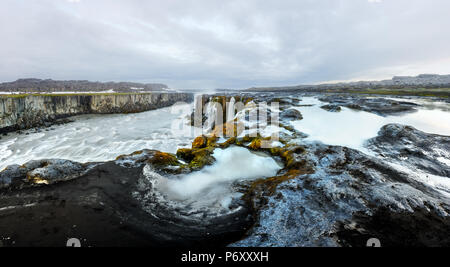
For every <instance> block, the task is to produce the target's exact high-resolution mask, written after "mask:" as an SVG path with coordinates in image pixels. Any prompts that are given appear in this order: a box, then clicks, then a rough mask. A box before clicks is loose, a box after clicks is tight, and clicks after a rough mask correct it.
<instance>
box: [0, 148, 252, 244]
mask: <svg viewBox="0 0 450 267" xmlns="http://www.w3.org/2000/svg"><path fill="white" fill-rule="evenodd" d="M182 165H183V164H182V163H181V162H180V161H178V159H177V158H176V157H175V156H174V155H171V154H168V153H164V152H160V151H156V150H142V151H137V152H135V153H133V154H130V155H124V156H119V157H118V158H117V160H115V161H111V162H105V163H92V164H79V163H75V162H69V161H63V160H43V161H32V162H30V163H27V164H25V165H23V166H11V167H8V168H7V169H6V170H4V171H3V172H1V173H0V182H2V183H3V185H4V187H3V188H0V198H1V200H2V201H1V204H0V218H2V219H1V220H0V229H2V236H4V237H8V239H7V240H5V241H4V243H3V245H4V246H19V247H22V246H58V247H61V246H65V244H66V241H67V238H68V236H70V237H77V238H79V239H81V240H82V242H83V243H82V245H83V246H107V247H111V246H155V247H156V246H186V247H192V246H202V247H204V246H224V245H226V244H228V243H230V242H233V241H236V240H238V239H239V238H240V237H241V236H242V235H243V234H244V233H245V231H246V230H248V228H249V227H250V225H251V224H252V218H251V216H249V211H248V209H247V208H246V206H245V205H244V202H242V203H240V204H237V205H240V206H241V207H240V208H236V209H234V210H233V211H231V212H228V213H224V214H215V216H211V217H209V216H208V217H203V216H200V218H197V217H195V216H191V214H187V213H186V212H184V211H183V210H181V211H180V210H179V209H177V208H174V207H171V206H170V205H167V203H165V202H161V200H160V199H156V198H155V190H153V186H152V183H151V181H149V180H148V179H147V178H146V176H145V171H146V170H148V171H149V172H150V171H151V172H152V174H153V175H164V176H169V175H170V174H171V173H172V171H174V172H177V169H180V167H181V166H182ZM185 170H186V171H189V170H188V169H185ZM11 180H13V182H12V183H11ZM8 181H9V183H8Z"/></svg>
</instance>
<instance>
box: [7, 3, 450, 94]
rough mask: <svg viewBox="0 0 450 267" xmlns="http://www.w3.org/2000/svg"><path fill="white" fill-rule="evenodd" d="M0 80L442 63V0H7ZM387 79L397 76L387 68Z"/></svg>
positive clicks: (190, 77) (262, 73)
mask: <svg viewBox="0 0 450 267" xmlns="http://www.w3.org/2000/svg"><path fill="white" fill-rule="evenodd" d="M0 5H1V8H0V35H1V36H2V38H1V39H2V40H1V43H0V58H1V60H0V80H3V81H7V80H14V79H17V78H21V77H38V78H54V79H90V80H101V81H108V80H116V81H119V80H122V81H125V80H126V81H142V82H144V81H145V82H164V83H166V84H168V85H170V86H172V87H178V88H192V87H221V88H223V87H233V88H245V87H250V86H263V85H289V84H299V83H310V82H319V81H327V80H337V79H341V80H342V79H352V78H357V77H358V76H364V75H370V73H372V72H373V71H375V70H380V69H381V70H383V69H384V68H387V69H388V68H390V67H393V66H400V65H420V64H422V62H434V61H438V60H442V59H450V46H449V44H450V30H449V29H450V27H449V26H450V19H449V18H448V15H447V12H448V10H450V2H449V1H447V0H422V1H421V0H412V1H411V0H409V1H408V0H396V1H390V0H384V1H381V2H370V1H366V0H323V1H312V0H303V1H298V0H295V1H294V0H284V1H256V0H246V1H240V0H235V1H214V0H213V1H211V0H204V1H201V0H195V1H194V0H180V1H138V0H131V1H130V0H127V1H107V0H80V1H78V2H77V1H67V0H41V1H25V0H4V1H2V2H1V3H0ZM382 74H385V75H393V74H397V73H390V72H389V71H385V73H382Z"/></svg>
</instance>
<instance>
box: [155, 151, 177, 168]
mask: <svg viewBox="0 0 450 267" xmlns="http://www.w3.org/2000/svg"><path fill="white" fill-rule="evenodd" d="M147 162H148V163H150V164H152V165H153V166H157V167H166V166H179V165H181V163H180V162H179V161H178V159H177V157H176V156H175V155H173V154H170V153H165V152H161V151H156V152H155V154H154V155H153V156H152V157H151V158H150V159H148V161H147Z"/></svg>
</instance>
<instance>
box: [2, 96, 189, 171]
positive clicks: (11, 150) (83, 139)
mask: <svg viewBox="0 0 450 267" xmlns="http://www.w3.org/2000/svg"><path fill="white" fill-rule="evenodd" d="M191 110H192V105H191V104H183V105H178V106H173V107H167V108H162V109H158V110H152V111H147V112H143V113H137V114H114V115H82V116H78V117H74V118H72V119H73V120H74V122H72V123H68V124H65V125H59V126H53V127H52V128H54V129H53V130H50V131H45V130H42V132H40V133H34V131H33V130H28V131H25V133H28V135H26V134H25V133H23V134H17V133H13V134H9V135H8V136H7V137H2V139H1V140H0V170H2V169H3V168H5V167H6V166H8V165H11V164H23V163H26V162H28V161H30V160H37V159H51V158H58V159H68V160H73V161H78V162H91V161H107V160H113V159H115V158H116V157H117V156H118V155H121V154H129V153H132V152H134V151H138V150H142V149H144V148H148V149H156V150H161V151H166V152H172V153H175V152H176V150H177V148H179V147H185V146H190V144H191V142H192V139H193V134H192V133H191V132H190V131H188V130H189V129H190V127H189V126H187V120H186V116H187V115H188V114H190V112H191ZM174 128H175V129H180V130H178V131H175V130H174ZM183 129H184V130H185V131H183V132H181V130H183Z"/></svg>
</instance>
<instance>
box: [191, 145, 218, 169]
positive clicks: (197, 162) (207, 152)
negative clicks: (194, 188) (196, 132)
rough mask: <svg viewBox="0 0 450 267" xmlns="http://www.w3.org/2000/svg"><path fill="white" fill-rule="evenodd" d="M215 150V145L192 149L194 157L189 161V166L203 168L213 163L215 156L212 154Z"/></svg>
mask: <svg viewBox="0 0 450 267" xmlns="http://www.w3.org/2000/svg"><path fill="white" fill-rule="evenodd" d="M213 152H214V148H213V147H207V148H201V149H196V150H194V151H192V155H193V159H192V160H191V162H189V167H190V168H192V169H201V168H203V167H204V166H205V165H210V164H212V163H213V162H214V157H213V156H211V154H212V153H213Z"/></svg>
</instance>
